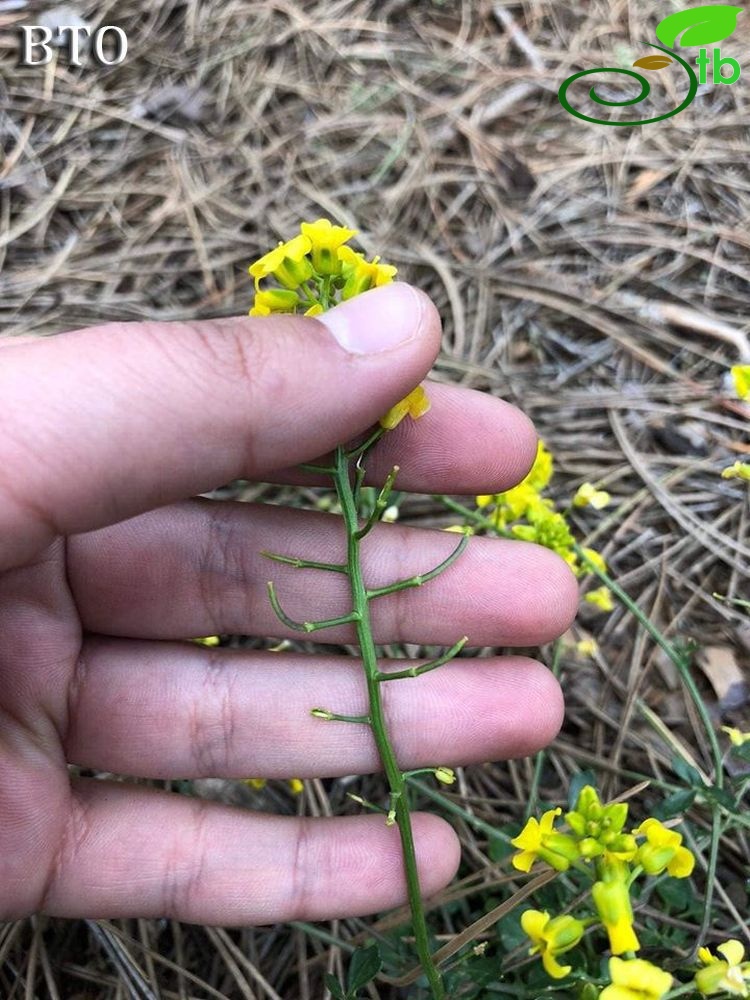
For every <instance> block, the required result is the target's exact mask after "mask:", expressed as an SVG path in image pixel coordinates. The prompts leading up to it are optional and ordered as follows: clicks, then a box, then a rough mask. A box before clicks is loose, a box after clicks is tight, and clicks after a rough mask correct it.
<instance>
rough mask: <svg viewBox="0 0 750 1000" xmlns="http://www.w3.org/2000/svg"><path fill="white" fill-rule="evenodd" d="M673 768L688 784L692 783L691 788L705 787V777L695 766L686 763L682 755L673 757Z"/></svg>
mask: <svg viewBox="0 0 750 1000" xmlns="http://www.w3.org/2000/svg"><path fill="white" fill-rule="evenodd" d="M672 770H673V771H674V773H675V774H676V775H677V776H678V778H682V780H683V781H684V782H685V784H686V785H690V787H691V788H700V789H703V788H705V785H704V782H703V779H702V778H701V776H700V774H699V772H698V771H696V769H695V768H694V767H691V765H690V764H688V763H686V762H685V761H684V760H683V759H682V757H673V758H672Z"/></svg>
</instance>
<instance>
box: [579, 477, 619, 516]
mask: <svg viewBox="0 0 750 1000" xmlns="http://www.w3.org/2000/svg"><path fill="white" fill-rule="evenodd" d="M611 499H612V497H611V496H610V495H609V493H607V491H606V490H598V489H596V487H595V486H592V484H591V483H582V485H581V486H579V487H578V489H577V490H576V495H575V496H574V497H573V506H574V507H593V508H594V510H601V509H602V508H603V507H606V506H607V504H608V503H609V502H610V500H611Z"/></svg>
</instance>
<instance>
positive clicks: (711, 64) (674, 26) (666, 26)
mask: <svg viewBox="0 0 750 1000" xmlns="http://www.w3.org/2000/svg"><path fill="white" fill-rule="evenodd" d="M742 11H743V8H742V7H731V6H730V5H729V4H711V5H710V6H707V7H691V8H689V9H688V10H680V11H677V12H676V13H674V14H670V15H669V16H668V17H665V18H664V19H663V20H662V21H659V23H658V24H657V26H656V37H657V38H658V39H659V41H660V42H661V43H662V44H661V45H653V44H652V45H650V47H651V48H652V49H658V51H659V52H661V53H662V55H656V54H653V55H647V56H641V58H640V59H636V61H635V62H634V63H633V66H638V67H639V68H640V69H644V70H646V71H650V72H656V71H658V70H662V69H665V68H666V67H667V66H670V65H672V64H673V63H677V64H678V65H679V66H681V67H682V69H683V70H684V71H685V72H686V73H687V77H688V91H687V94H686V95H685V97H684V99H683V101H682V103H681V104H679V105H678V106H677V107H676V108H674V109H673V110H672V111H667V112H666V113H665V114H663V115H656V116H655V117H653V118H641V119H639V118H635V119H631V120H629V121H616V122H615V121H607V120H606V119H603V118H593V117H592V116H591V115H585V114H583V113H582V112H581V111H576V109H575V108H574V107H573V106H572V105H571V103H570V101H569V100H568V90H569V89H570V87H571V85H572V84H574V83H575V82H576V81H577V80H581V79H582V78H583V77H586V76H592V75H593V74H595V73H620V74H624V75H625V76H629V77H633V79H635V80H637V81H638V83H639V84H640V88H641V91H640V93H639V94H637V95H636V96H635V97H632V98H627V99H623V100H611V101H610V100H606V99H605V98H603V97H600V96H599V95H598V94H597V92H596V88H595V87H591V89H590V90H589V97H590V98H591V100H592V101H595V102H596V103H597V104H601V105H604V106H605V107H609V108H624V107H628V106H629V105H632V104H639V103H640V102H641V101H645V99H646V98H647V97H648V95H649V94H650V93H651V84H650V83H649V81H648V80H647V79H646V77H645V76H643V75H642V74H641V73H637V72H636V71H635V70H632V69H623V68H622V67H619V66H604V67H601V68H600V69H584V70H582V71H581V72H580V73H574V74H573V75H572V76H569V77H568V78H567V80H564V81H563V83H562V85H561V87H560V89H559V91H558V92H557V96H558V98H559V101H560V104H562V106H563V107H564V108H565V110H566V111H567V112H568V113H569V114H571V115H575V117H576V118H580V119H581V120H582V121H585V122H593V123H594V124H595V125H620V126H622V125H650V124H651V123H652V122H661V121H664V119H665V118H672V117H673V116H674V115H678V114H679V113H680V112H681V111H684V110H685V108H687V107H688V106H689V105H690V104H691V103H692V101H693V98H694V97H695V95H696V93H697V92H698V84H699V83H701V84H704V83H708V80H709V68H710V70H711V82H712V83H715V84H724V85H726V86H728V85H730V84H732V83H736V82H737V80H739V78H740V74H741V72H742V70H741V68H740V64H739V63H738V62H737V60H736V59H732V58H731V57H730V56H726V57H725V56H722V54H721V49H719V48H718V47H714V48H713V50H712V52H711V53H709V50H708V48H707V46H715V44H716V43H717V42H723V41H724V40H725V39H726V38H729V36H730V35H731V34H732V32H733V31H734V29H735V28H736V26H737V15H738V14H741V13H742ZM678 38H679V39H680V40H679V43H678V41H677V39H678ZM678 44H679V46H680V47H681V48H685V47H692V46H698V45H700V46H703V47H702V48H701V50H700V52H699V53H698V55H697V56H696V58H695V65H696V68H697V70H698V73H697V74H696V72H695V70H694V69H693V67H692V66H691V65H690V63H689V62H688V61H687V59H684V58H683V57H682V56H680V55H678V54H677V53H676V52H675V51H673V50H674V49H675V47H676V46H677V45H678ZM665 46H667V47H665Z"/></svg>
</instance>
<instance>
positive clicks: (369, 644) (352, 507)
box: [333, 447, 445, 1000]
mask: <svg viewBox="0 0 750 1000" xmlns="http://www.w3.org/2000/svg"><path fill="white" fill-rule="evenodd" d="M349 461H350V460H349V457H348V456H347V453H346V451H345V449H344V448H343V447H339V448H337V449H336V471H335V473H334V477H333V478H334V483H335V485H336V493H337V495H338V500H339V503H340V504H341V513H342V515H343V519H344V525H345V527H346V535H347V565H348V567H349V580H350V583H351V592H352V607H353V611H354V613H355V614H356V615H357V616H358V617H357V619H356V622H355V625H356V630H357V641H358V643H359V647H360V653H361V656H362V665H363V667H364V670H365V677H366V681H367V696H368V699H369V716H370V725H371V727H372V733H373V737H374V739H375V744H376V746H377V748H378V753H379V754H380V759H381V761H382V764H383V769H384V771H385V774H386V777H387V779H388V786H389V788H390V792H391V803H392V806H393V809H394V812H395V820H396V823H397V824H398V828H399V833H400V835H401V848H402V851H403V857H404V871H405V875H406V890H407V895H408V897H409V906H410V908H411V916H412V925H413V929H414V938H415V943H416V948H417V954H418V955H419V960H420V962H421V964H422V969H423V970H424V973H425V975H426V977H427V979H428V981H429V984H430V987H431V990H432V995H433V997H434V998H435V1000H444V997H445V989H444V987H443V981H442V978H441V976H440V973H439V971H438V969H437V967H436V966H435V963H434V962H433V960H432V955H431V953H430V943H429V936H428V932H427V922H426V920H425V915H424V908H423V906H422V893H421V890H420V887H419V875H418V872H417V858H416V852H415V849H414V835H413V833H412V828H411V816H410V813H409V803H408V792H407V788H406V783H405V781H404V776H403V773H402V771H401V768H400V767H399V765H398V762H397V760H396V755H395V753H394V751H393V747H392V746H391V741H390V738H389V735H388V731H387V728H386V724H385V718H384V715H383V702H382V695H381V686H380V680H379V678H380V670H379V669H378V657H377V651H376V649H375V641H374V639H373V637H372V628H371V623H370V608H369V599H368V595H367V588H366V587H365V583H364V579H363V576H362V566H361V563H360V558H359V545H360V538H359V537H358V535H359V523H358V516H357V508H356V504H355V501H354V492H353V489H352V484H351V480H350V474H349V473H350V465H349Z"/></svg>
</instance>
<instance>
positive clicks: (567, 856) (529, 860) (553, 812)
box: [511, 808, 579, 872]
mask: <svg viewBox="0 0 750 1000" xmlns="http://www.w3.org/2000/svg"><path fill="white" fill-rule="evenodd" d="M561 812H562V809H559V808H558V809H549V810H548V811H547V812H546V813H544V814H543V816H542V818H541V820H538V819H536V818H535V817H534V816H531V817H530V818H529V819H528V820H527V822H526V826H525V827H524V828H523V830H521V832H520V833H519V834H518V836H517V837H514V838H513V840H511V844H513V846H514V847H518V848H519V849H520V851H519V853H518V854H514V855H513V858H512V859H511V863H512V865H513V867H514V868H516V869H517V870H518V871H520V872H529V871H531V866H532V865H533V864H534V862H535V861H536V859H537V858H541V860H542V861H546V862H547V864H548V865H550V866H551V867H552V868H555V869H556V870H557V871H559V872H564V871H566V870H567V869H568V868H570V863H571V861H575V860H576V859H577V858H578V857H579V851H578V847H577V846H576V843H575V841H574V840H573V838H572V837H569V836H568V835H567V834H565V833H557V832H556V830H555V829H554V825H555V817H556V816H559V815H560V813H561Z"/></svg>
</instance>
